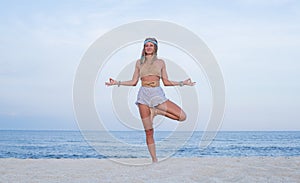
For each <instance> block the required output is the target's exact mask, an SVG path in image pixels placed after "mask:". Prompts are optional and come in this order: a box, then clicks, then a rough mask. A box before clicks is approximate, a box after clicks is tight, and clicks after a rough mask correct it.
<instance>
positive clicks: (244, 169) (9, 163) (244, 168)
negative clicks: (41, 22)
mask: <svg viewBox="0 0 300 183" xmlns="http://www.w3.org/2000/svg"><path fill="white" fill-rule="evenodd" d="M124 161H126V162H127V163H128V164H136V163H149V159H126V160H124ZM124 161H123V162H124ZM128 164H127V165H125V164H121V163H117V162H116V161H112V160H109V159H0V182H1V183H2V182H3V183H6V182H7V183H11V182H51V183H53V182H64V183H65V182H72V183H74V182H172V183H173V182H300V157H274V158H273V157H243V158H228V157H207V158H170V159H166V160H164V161H161V162H158V163H155V164H146V165H140V166H136V165H128Z"/></svg>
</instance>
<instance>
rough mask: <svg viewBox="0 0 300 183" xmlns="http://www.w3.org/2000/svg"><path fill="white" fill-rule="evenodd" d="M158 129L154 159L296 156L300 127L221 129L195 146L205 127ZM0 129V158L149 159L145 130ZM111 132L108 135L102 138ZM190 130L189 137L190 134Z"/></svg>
mask: <svg viewBox="0 0 300 183" xmlns="http://www.w3.org/2000/svg"><path fill="white" fill-rule="evenodd" d="M172 133H173V132H165V131H156V132H155V140H156V148H157V156H158V158H166V157H186V158H189V157H250V156H268V157H279V156H284V157H291V156H300V131H221V132H218V133H217V136H216V137H215V139H214V140H213V141H212V142H211V143H210V144H209V145H208V146H207V147H206V148H199V143H200V141H201V137H202V135H203V132H199V131H196V132H193V133H191V132H178V134H177V135H176V136H175V137H172ZM91 134H92V135H91V136H92V137H93V138H90V137H91V136H90V137H88V138H87V135H86V134H84V133H82V132H80V131H19V130H1V131H0V147H1V148H0V158H20V159H27V158H33V159H49V158H50V159H51V158H54V159H61V158H71V159H79V158H98V159H104V158H149V157H150V156H149V153H148V150H147V146H146V145H145V134H144V132H143V131H113V132H109V133H107V132H91ZM107 134H109V135H110V136H111V137H112V138H106V137H107ZM190 135H191V136H190Z"/></svg>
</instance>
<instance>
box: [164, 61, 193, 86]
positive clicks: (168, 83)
mask: <svg viewBox="0 0 300 183" xmlns="http://www.w3.org/2000/svg"><path fill="white" fill-rule="evenodd" d="M161 61H162V69H161V79H162V82H163V84H164V85H165V86H184V85H188V86H194V85H195V84H196V82H192V80H191V79H190V78H188V79H186V80H183V81H170V80H169V78H168V74H167V69H166V64H165V62H164V61H163V60H161Z"/></svg>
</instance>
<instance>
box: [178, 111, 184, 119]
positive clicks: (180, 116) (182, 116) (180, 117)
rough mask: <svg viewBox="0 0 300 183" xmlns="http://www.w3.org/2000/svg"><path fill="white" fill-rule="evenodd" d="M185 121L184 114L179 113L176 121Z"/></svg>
mask: <svg viewBox="0 0 300 183" xmlns="http://www.w3.org/2000/svg"><path fill="white" fill-rule="evenodd" d="M185 120H186V114H185V112H183V111H182V112H181V113H180V115H179V118H178V121H185Z"/></svg>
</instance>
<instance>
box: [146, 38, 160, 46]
mask: <svg viewBox="0 0 300 183" xmlns="http://www.w3.org/2000/svg"><path fill="white" fill-rule="evenodd" d="M149 42H150V43H153V44H155V45H157V42H156V41H153V40H151V39H146V40H145V41H144V45H145V44H146V43H149Z"/></svg>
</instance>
